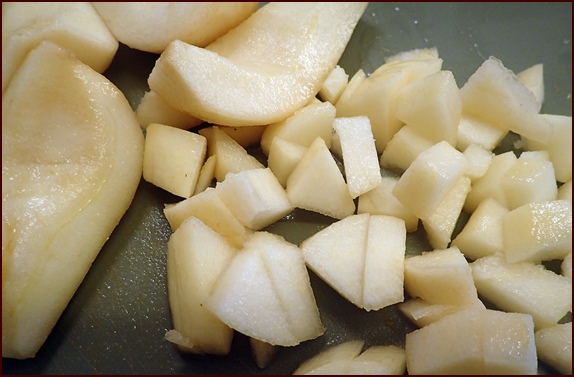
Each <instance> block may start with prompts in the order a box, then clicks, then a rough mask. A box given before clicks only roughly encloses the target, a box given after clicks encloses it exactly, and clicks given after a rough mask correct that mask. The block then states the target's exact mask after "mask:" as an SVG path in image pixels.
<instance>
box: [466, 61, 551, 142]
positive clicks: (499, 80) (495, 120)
mask: <svg viewBox="0 0 574 377" xmlns="http://www.w3.org/2000/svg"><path fill="white" fill-rule="evenodd" d="M460 98H461V100H462V107H463V111H464V112H466V113H469V114H471V115H474V116H476V117H478V118H480V119H483V120H484V121H486V122H488V123H491V124H494V125H496V126H498V127H500V128H502V129H503V130H507V131H512V132H515V133H517V134H519V135H524V136H525V137H528V138H532V139H534V140H537V141H540V142H543V143H545V142H548V141H549V139H550V132H551V126H550V124H549V123H548V122H546V121H545V120H544V119H543V118H541V117H539V116H538V112H539V111H540V103H538V101H537V100H536V97H535V96H534V94H533V93H532V92H531V91H530V90H528V88H526V86H524V85H523V84H522V83H520V82H519V81H518V80H517V79H516V75H515V74H514V73H513V72H512V71H510V70H509V69H507V68H506V67H504V65H503V64H502V62H501V61H500V60H498V59H496V58H494V57H490V58H489V59H487V60H485V61H484V63H482V65H481V66H480V67H479V68H478V69H477V70H476V71H475V72H474V73H473V74H472V75H471V76H470V77H469V79H468V81H467V82H466V83H465V84H464V86H463V87H462V88H461V89H460Z"/></svg>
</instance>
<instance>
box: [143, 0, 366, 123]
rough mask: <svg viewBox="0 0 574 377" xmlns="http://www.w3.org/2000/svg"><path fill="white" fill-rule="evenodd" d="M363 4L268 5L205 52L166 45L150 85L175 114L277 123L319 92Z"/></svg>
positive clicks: (221, 120) (211, 119) (214, 120)
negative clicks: (178, 112) (175, 110)
mask: <svg viewBox="0 0 574 377" xmlns="http://www.w3.org/2000/svg"><path fill="white" fill-rule="evenodd" d="M366 6H367V3H366V2H362V3H351V2H349V3H303V2H301V3H269V4H267V5H265V6H263V7H262V8H260V9H259V10H257V11H256V12H255V13H253V15H252V16H251V17H250V18H248V19H247V20H245V21H244V22H242V23H241V24H240V25H239V26H238V27H236V28H235V29H232V30H231V31H229V32H228V33H227V34H226V35H224V36H223V37H221V38H219V39H218V40H216V41H215V42H214V43H212V44H210V45H209V46H207V47H206V48H200V47H196V46H193V45H190V44H187V43H185V42H182V41H178V40H176V41H173V42H171V43H170V44H169V45H168V47H167V48H166V49H165V51H164V52H163V53H162V55H161V56H160V58H159V59H158V61H157V62H156V65H155V67H154V69H153V70H152V72H151V74H150V76H149V78H148V83H149V86H150V88H151V89H152V90H154V91H156V92H157V93H158V94H159V95H160V96H162V97H163V98H164V99H165V100H166V101H167V102H168V103H170V104H171V105H172V106H173V107H175V108H176V109H178V110H181V111H184V112H187V113H189V114H191V115H194V116H196V117H198V118H200V119H203V120H204V121H207V122H209V123H213V124H219V125H228V126H253V125H263V124H270V123H274V122H278V121H281V120H283V119H285V118H287V117H288V116H289V115H291V114H293V113H294V112H295V111H296V110H298V109H300V108H301V107H303V106H304V105H305V104H307V103H309V101H310V100H311V99H312V98H313V97H314V96H315V95H316V94H317V93H318V92H319V90H320V89H321V87H322V84H323V81H324V80H325V79H326V78H327V76H328V75H329V73H331V71H332V70H333V69H334V68H335V66H336V65H337V63H338V61H339V59H340V57H341V55H342V53H343V51H344V49H345V47H346V46H347V43H348V42H349V39H350V38H351V35H352V33H353V30H354V28H355V26H356V24H357V22H358V21H359V19H360V18H361V15H362V14H363V12H364V11H365V9H366Z"/></svg>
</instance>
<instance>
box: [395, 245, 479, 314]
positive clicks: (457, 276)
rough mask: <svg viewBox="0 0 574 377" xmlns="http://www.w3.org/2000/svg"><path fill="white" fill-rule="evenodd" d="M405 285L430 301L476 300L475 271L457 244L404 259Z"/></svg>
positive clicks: (457, 302)
mask: <svg viewBox="0 0 574 377" xmlns="http://www.w3.org/2000/svg"><path fill="white" fill-rule="evenodd" d="M404 274H405V289H406V291H407V293H408V294H409V296H410V297H413V298H414V297H420V298H421V299H423V300H425V301H426V302H428V303H430V304H445V305H467V304H471V305H474V304H476V303H477V302H478V301H479V300H478V295H477V292H476V287H475V286H474V281H473V278H472V271H471V270H470V267H469V265H468V262H467V261H466V259H465V258H464V255H462V253H461V252H460V250H458V248H456V247H450V248H448V249H443V250H438V249H437V250H433V251H430V252H424V253H423V254H422V255H416V256H411V257H408V258H406V259H405V272H404Z"/></svg>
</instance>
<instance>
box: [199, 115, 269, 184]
mask: <svg viewBox="0 0 574 377" xmlns="http://www.w3.org/2000/svg"><path fill="white" fill-rule="evenodd" d="M199 134H200V135H203V136H205V137H206V138H207V155H208V156H209V157H211V156H213V155H215V156H217V159H216V163H215V179H217V181H218V182H222V181H223V180H224V179H225V176H226V175H227V173H239V172H241V171H243V170H249V169H260V168H264V166H263V164H262V163H261V162H259V161H258V160H257V159H256V158H255V157H253V156H252V155H250V154H249V153H247V151H246V150H245V148H243V147H242V146H241V145H239V143H238V142H236V141H235V140H233V139H232V138H231V136H229V135H227V134H226V133H225V132H223V131H222V130H221V129H220V128H219V127H218V126H211V127H207V128H202V129H201V130H199Z"/></svg>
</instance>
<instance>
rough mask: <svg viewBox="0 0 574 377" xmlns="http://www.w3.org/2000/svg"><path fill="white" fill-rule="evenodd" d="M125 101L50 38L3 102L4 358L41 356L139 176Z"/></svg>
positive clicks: (138, 153) (136, 138) (137, 137)
mask: <svg viewBox="0 0 574 377" xmlns="http://www.w3.org/2000/svg"><path fill="white" fill-rule="evenodd" d="M143 146H144V138H143V133H142V131H141V129H140V126H139V124H138V122H137V119H136V117H135V113H134V111H133V110H132V108H131V107H130V105H129V103H128V101H127V100H126V98H125V96H124V95H123V94H122V93H121V92H120V91H119V90H118V89H117V88H116V87H115V86H114V85H113V84H112V83H111V82H110V81H108V80H107V79H106V78H105V77H104V76H102V75H101V74H99V73H97V72H96V71H94V70H93V69H92V68H90V67H89V66H87V65H85V64H83V63H81V62H80V61H79V60H78V59H77V58H75V57H74V55H73V54H72V53H71V52H69V51H68V50H65V49H63V48H61V47H59V46H57V45H56V44H55V43H53V42H50V41H44V42H41V43H40V44H39V45H38V47H36V48H35V49H33V50H32V51H31V52H30V54H29V55H28V57H27V58H26V60H25V61H24V62H23V63H22V65H21V66H20V68H19V70H18V71H17V72H16V73H15V75H14V77H13V79H12V81H11V83H10V85H9V86H8V87H7V89H6V91H5V92H4V95H3V96H2V357H10V358H18V359H24V358H31V357H34V356H35V354H36V352H37V351H38V350H39V349H40V347H41V346H42V344H43V343H44V341H45V340H46V338H47V337H48V335H49V334H50V332H51V330H52V328H53V326H54V325H55V324H56V322H57V321H58V318H59V317H60V315H61V314H62V312H63V311H64V309H65V308H66V306H67V304H68V302H69V300H70V299H71V298H72V296H73V295H74V293H75V291H76V289H77V288H78V286H79V285H80V283H81V282H82V280H83V278H84V276H85V275H86V273H87V272H88V270H89V268H90V266H91V264H92V262H93V261H94V259H95V258H96V256H97V255H98V253H99V251H100V249H101V248H102V246H103V245H104V243H105V242H106V240H107V239H108V237H109V236H110V234H111V233H112V231H113V230H114V228H115V226H116V225H117V224H118V222H119V221H120V219H121V217H122V216H123V214H124V213H125V211H126V210H127V209H128V207H129V205H130V204H131V201H132V199H133V197H134V194H135V192H136V189H137V186H138V184H139V182H140V178H141V175H142V161H143Z"/></svg>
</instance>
